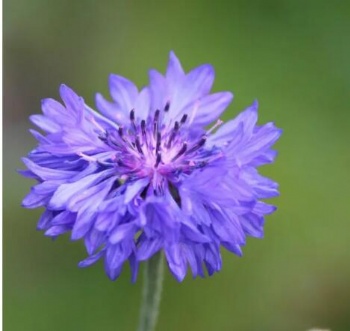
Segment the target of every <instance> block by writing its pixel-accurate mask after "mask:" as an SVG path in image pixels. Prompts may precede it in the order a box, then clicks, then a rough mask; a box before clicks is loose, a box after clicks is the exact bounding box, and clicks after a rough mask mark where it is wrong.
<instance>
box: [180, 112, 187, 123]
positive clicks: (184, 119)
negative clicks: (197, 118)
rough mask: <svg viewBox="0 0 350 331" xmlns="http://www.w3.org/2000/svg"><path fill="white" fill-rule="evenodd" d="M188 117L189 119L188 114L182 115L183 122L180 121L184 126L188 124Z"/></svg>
mask: <svg viewBox="0 0 350 331" xmlns="http://www.w3.org/2000/svg"><path fill="white" fill-rule="evenodd" d="M187 117H188V115H187V114H184V115H182V117H181V120H180V122H181V124H184V123H185V122H186V120H187Z"/></svg>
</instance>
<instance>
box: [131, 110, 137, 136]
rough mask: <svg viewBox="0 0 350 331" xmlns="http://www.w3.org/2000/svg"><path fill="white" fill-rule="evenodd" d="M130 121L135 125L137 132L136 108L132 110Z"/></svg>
mask: <svg viewBox="0 0 350 331" xmlns="http://www.w3.org/2000/svg"><path fill="white" fill-rule="evenodd" d="M130 121H131V123H132V126H133V127H134V130H135V132H136V131H137V128H136V124H135V110H134V109H131V111H130Z"/></svg>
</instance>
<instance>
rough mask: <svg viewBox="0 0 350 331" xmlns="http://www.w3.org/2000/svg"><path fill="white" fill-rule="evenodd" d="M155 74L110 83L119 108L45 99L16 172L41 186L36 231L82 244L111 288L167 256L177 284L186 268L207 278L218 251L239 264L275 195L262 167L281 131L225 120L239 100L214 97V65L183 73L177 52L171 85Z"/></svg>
mask: <svg viewBox="0 0 350 331" xmlns="http://www.w3.org/2000/svg"><path fill="white" fill-rule="evenodd" d="M149 76H150V77H149V85H148V86H146V87H144V88H143V89H142V90H138V88H137V87H136V86H135V85H134V84H133V83H132V82H131V81H129V80H127V79H126V78H124V77H121V76H117V75H111V76H110V79H109V89H110V94H111V99H112V101H108V100H106V99H105V98H104V97H103V96H102V95H100V94H97V96H96V106H97V109H98V110H99V112H96V111H94V110H93V109H91V108H90V107H89V106H87V105H86V104H85V102H84V100H83V99H82V97H80V96H78V95H77V94H76V93H75V92H74V91H73V90H71V89H70V88H68V87H67V86H65V85H62V86H61V88H60V96H61V98H62V101H63V103H60V102H57V101H55V100H53V99H44V100H43V101H42V111H43V114H42V115H33V116H31V117H30V119H31V121H32V122H33V123H34V124H35V125H36V126H37V127H38V128H39V129H40V130H41V133H40V132H38V131H34V130H32V131H31V132H32V134H33V135H34V137H35V138H36V139H37V140H38V146H37V147H36V148H35V149H34V150H33V151H31V152H30V153H29V155H28V157H27V158H23V162H24V163H25V165H26V167H27V170H24V171H21V173H22V174H23V175H24V176H27V177H30V178H33V179H35V180H37V182H38V183H37V184H36V185H35V186H33V187H32V189H31V192H30V193H29V194H28V195H27V196H26V197H25V198H24V200H23V206H24V207H26V208H37V207H44V212H43V214H42V216H41V218H40V220H39V222H38V226H37V228H38V229H39V230H42V231H45V235H46V236H49V237H53V238H56V237H57V236H59V235H61V234H64V233H66V232H70V235H71V239H72V240H79V239H82V240H84V243H85V246H86V250H87V254H88V257H87V258H86V259H85V260H83V261H81V262H80V263H79V266H80V267H87V266H89V265H91V264H93V263H95V262H96V261H98V260H99V259H103V260H104V266H105V271H106V273H107V275H108V276H109V278H110V279H112V280H114V279H116V278H117V277H118V276H119V275H120V273H121V270H122V267H123V265H124V263H125V262H127V261H128V262H129V264H130V267H131V271H132V280H133V281H135V280H136V277H137V273H138V266H139V263H140V262H141V261H145V260H147V259H149V258H151V257H152V256H153V255H154V254H156V253H157V252H158V251H160V250H163V251H164V253H165V257H166V261H167V264H168V266H169V269H170V271H171V272H172V274H173V275H174V277H175V278H176V279H177V280H178V281H182V280H183V279H184V277H185V275H186V272H187V268H188V267H190V269H191V271H192V274H193V276H194V277H196V276H204V273H205V270H204V269H206V270H207V273H208V274H209V275H212V274H213V273H215V272H217V271H219V270H220V269H221V264H222V261H221V254H220V248H221V246H223V247H224V248H226V249H227V250H229V251H231V252H233V253H235V254H237V255H241V254H242V251H241V247H242V246H243V245H244V244H245V240H246V236H247V235H249V236H253V237H258V238H260V237H262V236H263V226H264V217H265V215H267V214H270V213H272V212H273V211H274V210H275V207H274V206H271V205H269V204H267V203H265V202H262V201H261V199H266V198H272V197H275V196H277V195H278V185H277V183H275V182H274V181H272V180H270V179H268V178H265V177H263V176H261V175H260V174H259V173H258V171H257V167H259V166H261V165H264V164H267V163H271V162H273V160H274V158H275V156H276V151H274V150H272V149H271V147H272V145H273V144H274V143H275V142H276V140H277V139H278V138H279V136H280V134H281V130H280V129H278V128H276V127H275V125H274V124H273V123H268V124H265V125H262V126H260V125H257V116H258V115H257V108H258V104H257V102H254V103H253V104H252V105H251V106H250V107H248V108H247V109H246V110H245V111H243V112H242V113H241V114H239V115H238V116H237V117H236V118H235V119H233V120H231V121H228V122H227V123H223V122H222V121H221V120H220V119H218V118H219V116H220V115H221V114H222V113H223V111H224V110H225V109H226V108H227V106H228V105H229V104H230V102H231V101H232V98H233V95H232V94H231V93H230V92H220V93H214V94H212V93H210V91H211V88H212V85H213V82H214V70H213V68H212V66H210V65H202V66H199V67H197V68H195V69H193V70H192V71H190V72H189V73H185V72H184V70H183V69H182V66H181V64H180V62H179V60H178V59H177V57H176V56H175V54H174V53H172V52H171V53H170V59H169V63H168V66H167V70H166V73H165V75H162V74H161V73H159V72H158V71H156V70H151V71H150V73H149ZM211 123H213V124H211ZM208 125H209V126H208ZM208 127H209V129H208Z"/></svg>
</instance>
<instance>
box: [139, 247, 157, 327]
mask: <svg viewBox="0 0 350 331" xmlns="http://www.w3.org/2000/svg"><path fill="white" fill-rule="evenodd" d="M163 275H164V261H163V255H162V253H161V252H158V253H157V254H155V255H154V256H153V257H152V258H151V259H149V260H148V261H146V265H145V274H144V285H143V292H142V303H141V314H140V322H139V327H138V329H137V330H138V331H154V328H155V326H156V323H157V317H158V311H159V303H160V297H161V293H162V285H163Z"/></svg>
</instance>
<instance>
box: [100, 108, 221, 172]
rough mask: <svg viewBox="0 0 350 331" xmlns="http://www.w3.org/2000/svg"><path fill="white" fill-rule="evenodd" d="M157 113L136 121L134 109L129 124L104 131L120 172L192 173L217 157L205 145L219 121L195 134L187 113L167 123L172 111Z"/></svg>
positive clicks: (103, 137)
mask: <svg viewBox="0 0 350 331" xmlns="http://www.w3.org/2000/svg"><path fill="white" fill-rule="evenodd" d="M168 105H169V104H168V103H167V105H166V107H165V108H164V112H163V113H161V112H160V110H156V111H155V112H154V116H153V118H152V117H150V118H148V119H147V120H144V119H142V120H137V119H136V118H135V111H134V110H131V111H130V115H129V118H130V124H129V125H128V127H126V128H124V127H122V126H120V127H119V129H118V130H111V131H105V132H104V133H103V134H102V135H100V136H99V138H100V139H101V140H102V141H103V142H105V143H106V144H107V145H108V146H110V147H111V148H113V150H115V152H116V153H115V157H114V159H113V161H114V162H115V165H116V167H117V168H118V171H119V172H120V173H121V174H123V175H127V176H132V175H135V176H137V177H139V178H140V177H150V178H154V177H155V176H158V175H160V176H163V177H166V178H168V179H171V177H173V176H176V175H177V174H179V173H187V174H188V173H191V172H192V171H193V170H194V169H197V168H200V167H203V166H205V165H206V164H207V163H208V162H209V161H211V160H212V159H213V157H214V158H217V155H218V153H217V151H215V150H213V149H212V150H207V149H205V148H204V146H205V143H206V140H207V137H208V134H210V132H211V131H212V130H213V129H214V128H216V126H217V125H220V124H221V123H222V122H221V121H218V123H217V124H216V125H215V126H214V127H213V128H212V129H211V130H209V131H207V132H205V133H200V134H198V133H197V134H195V133H193V132H190V130H189V127H188V126H187V124H188V123H187V122H188V115H187V114H184V115H183V116H182V117H181V119H180V120H179V121H175V122H174V123H173V124H172V123H171V121H170V123H169V124H164V123H163V118H164V116H166V113H167V112H168V110H169V106H168Z"/></svg>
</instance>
